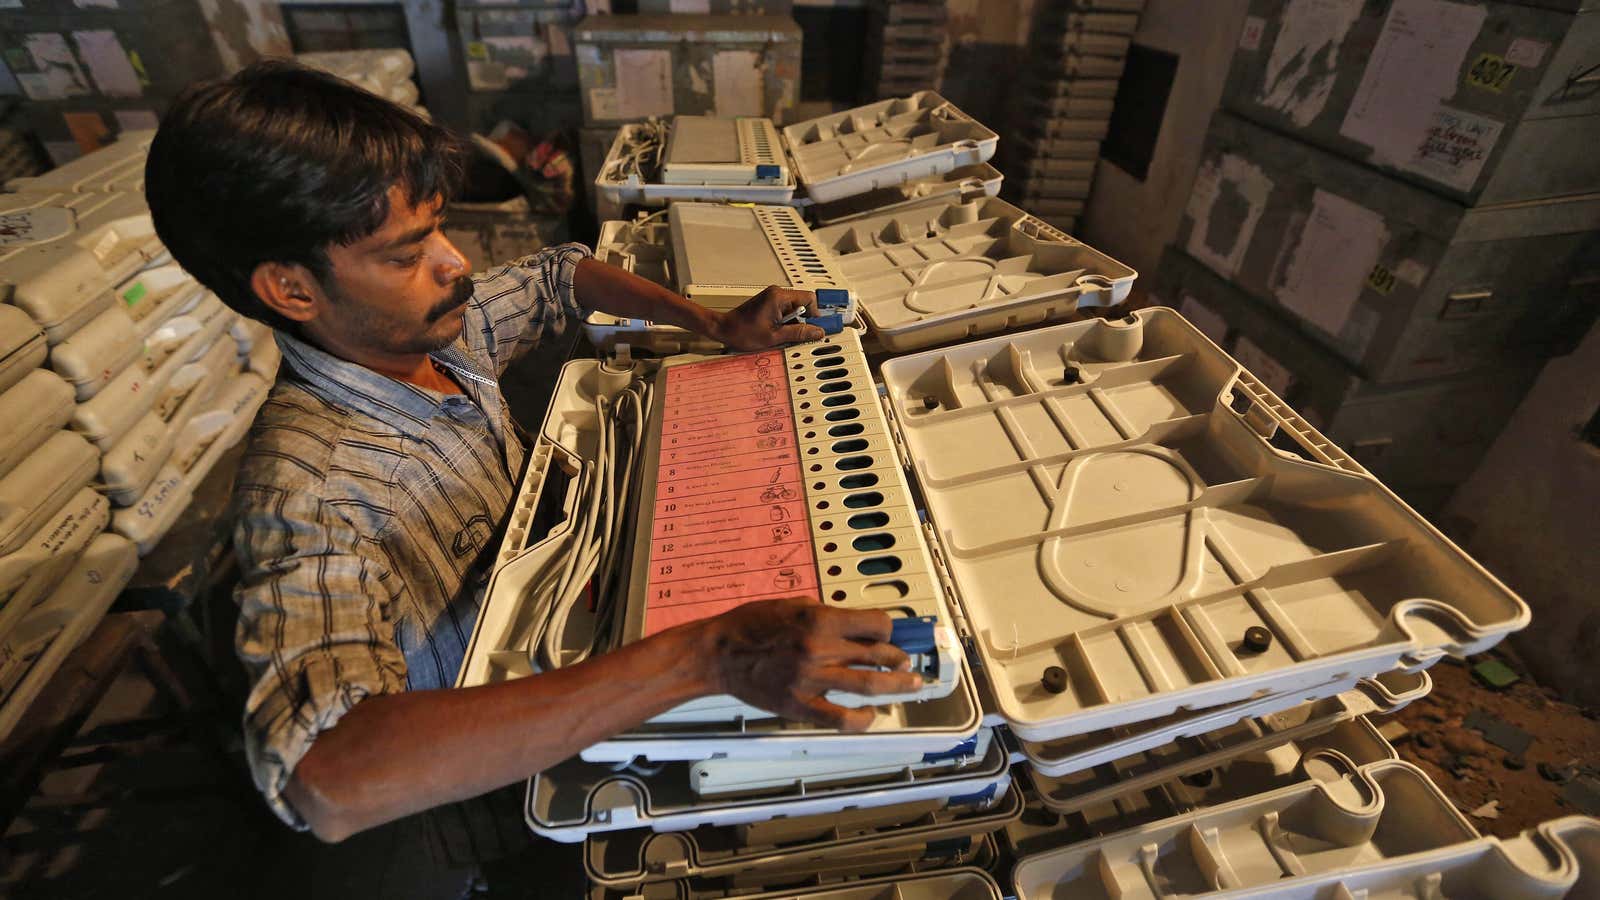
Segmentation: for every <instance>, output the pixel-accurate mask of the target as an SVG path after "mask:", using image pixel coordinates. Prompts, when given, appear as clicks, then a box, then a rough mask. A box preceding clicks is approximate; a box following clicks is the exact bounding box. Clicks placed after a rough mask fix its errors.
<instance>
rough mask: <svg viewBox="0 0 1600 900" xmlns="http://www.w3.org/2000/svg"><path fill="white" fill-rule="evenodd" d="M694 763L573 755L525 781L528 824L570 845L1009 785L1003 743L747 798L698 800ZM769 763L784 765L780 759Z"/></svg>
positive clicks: (968, 797)
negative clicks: (952, 765)
mask: <svg viewBox="0 0 1600 900" xmlns="http://www.w3.org/2000/svg"><path fill="white" fill-rule="evenodd" d="M694 765H695V764H694V763H692V762H667V763H661V764H653V765H650V766H649V773H648V774H638V773H636V772H634V771H628V770H621V771H619V767H618V766H615V765H610V764H596V763H587V762H583V761H582V760H579V759H570V760H567V761H566V762H563V763H559V764H557V765H555V766H552V767H550V768H549V769H546V770H545V771H543V772H540V773H539V774H537V775H535V776H534V777H533V778H532V779H530V780H529V782H528V794H527V808H526V813H527V821H528V827H529V828H532V829H533V830H534V831H535V832H537V833H539V834H541V835H543V836H545V837H548V838H551V839H552V840H557V841H562V842H564V843H571V842H576V841H580V840H583V839H584V838H585V837H586V836H588V835H591V834H595V833H599V832H606V831H619V830H623V829H629V828H640V827H649V828H651V829H653V830H655V831H682V830H684V829H687V828H695V827H699V826H703V825H712V826H718V827H725V826H736V825H744V824H749V823H756V822H765V821H769V820H772V819H776V818H785V819H789V818H795V817H800V816H818V815H827V814H834V813H838V812H841V811H844V810H852V809H874V808H878V807H884V806H893V805H899V804H905V803H919V802H932V803H936V804H940V805H941V806H942V807H971V808H974V809H984V808H988V807H989V806H992V805H993V804H994V803H995V801H996V800H998V799H999V798H1000V797H1001V796H1002V795H1003V794H1004V793H1005V792H1006V789H1007V787H1008V786H1009V785H1010V777H1011V776H1010V769H1009V764H1008V760H1007V758H1006V751H1005V748H1004V747H1003V746H1001V744H1000V742H998V741H995V742H992V743H991V744H990V745H989V750H988V752H987V753H986V754H985V755H984V757H983V758H982V759H981V760H979V761H978V762H977V763H976V764H975V765H971V766H968V767H966V768H963V769H955V770H951V771H932V772H914V771H910V770H906V771H903V772H900V773H897V774H893V775H887V776H883V775H880V776H875V777H871V778H864V779H857V780H855V781H854V782H851V781H845V782H842V783H840V782H835V783H831V784H821V785H812V784H808V783H806V782H805V781H804V780H799V779H797V780H796V783H795V784H794V785H793V786H791V787H789V788H786V789H783V790H772V791H764V792H761V793H758V794H754V795H751V796H747V797H738V798H732V797H718V798H706V797H700V796H698V795H696V794H695V793H694V791H693V790H692V789H691V788H690V786H689V779H690V771H689V770H690V768H691V767H692V766H694ZM774 765H778V766H781V765H782V762H781V761H780V762H776V763H774Z"/></svg>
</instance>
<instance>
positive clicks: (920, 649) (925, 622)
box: [889, 616, 939, 655]
mask: <svg viewBox="0 0 1600 900" xmlns="http://www.w3.org/2000/svg"><path fill="white" fill-rule="evenodd" d="M938 623H939V619H938V617H937V616H917V617H914V618H904V619H895V620H894V622H893V623H892V624H891V625H890V631H889V643H891V644H893V645H895V646H896V647H899V648H900V649H901V650H904V651H905V652H906V653H908V654H913V655H914V654H918V653H922V654H928V653H933V652H934V646H935V645H934V626H935V625H937V624H938Z"/></svg>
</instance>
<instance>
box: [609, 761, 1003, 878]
mask: <svg viewBox="0 0 1600 900" xmlns="http://www.w3.org/2000/svg"><path fill="white" fill-rule="evenodd" d="M1021 814H1022V795H1021V792H1020V791H1018V790H1017V788H1016V787H1015V786H1013V787H1012V788H1011V789H1010V790H1008V791H1006V793H1005V795H1004V796H1003V797H1001V798H1000V801H999V803H997V804H996V805H995V806H994V807H992V808H988V809H984V808H981V807H953V808H952V807H948V806H945V805H944V804H943V803H942V802H940V801H923V802H919V803H901V804H896V805H895V806H886V807H880V808H877V809H861V810H847V811H844V812H840V813H829V814H826V815H820V816H800V817H785V818H782V819H774V820H772V821H770V822H763V823H751V824H749V825H736V826H723V827H717V826H711V825H706V826H702V827H699V828H695V829H693V830H690V831H681V832H655V831H647V830H644V829H634V830H632V831H617V832H602V833H598V834H595V835H593V836H591V837H589V838H588V839H586V840H585V841H584V868H585V870H586V872H587V873H588V875H589V880H590V881H591V882H593V883H595V884H598V885H604V886H606V887H613V888H624V887H629V886H632V885H638V884H644V883H649V882H656V881H665V880H670V879H674V878H686V877H700V878H704V877H719V876H725V875H734V876H737V875H745V876H757V875H760V874H765V873H785V872H797V871H799V872H803V871H807V870H808V868H809V867H811V866H813V865H814V864H815V863H816V862H817V861H819V860H825V859H829V858H834V859H837V858H850V857H859V856H862V855H867V854H872V853H877V852H882V851H885V850H891V849H895V848H904V847H908V846H914V845H927V844H928V843H930V842H934V841H956V840H961V839H971V838H973V837H976V836H978V835H982V834H988V833H991V832H994V831H996V830H997V829H1000V828H1003V827H1005V825H1006V824H1007V823H1008V822H1010V821H1012V820H1014V819H1015V818H1017V817H1018V816H1020V815H1021Z"/></svg>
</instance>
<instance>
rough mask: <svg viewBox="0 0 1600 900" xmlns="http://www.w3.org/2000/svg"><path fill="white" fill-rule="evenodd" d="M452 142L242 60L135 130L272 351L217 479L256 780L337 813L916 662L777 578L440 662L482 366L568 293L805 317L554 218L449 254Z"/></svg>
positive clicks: (383, 104)
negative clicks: (727, 297)
mask: <svg viewBox="0 0 1600 900" xmlns="http://www.w3.org/2000/svg"><path fill="white" fill-rule="evenodd" d="M457 147H458V145H457V144H456V143H455V142H454V141H452V140H451V138H450V136H449V135H448V134H447V133H446V132H444V131H443V130H442V129H440V128H438V127H436V126H434V125H431V124H430V123H428V122H426V121H425V120H423V119H421V118H419V117H418V116H416V115H414V114H412V113H411V112H409V111H406V110H404V109H401V108H400V107H397V106H394V105H393V104H390V103H388V102H387V101H384V100H382V99H379V98H377V97H376V96H374V95H372V94H368V93H366V92H364V91H361V90H360V89H358V88H355V87H352V86H350V85H348V84H346V83H344V82H342V81H339V80H337V79H334V78H331V77H328V76H324V75H321V74H317V73H313V72H310V71H307V70H305V69H302V68H298V67H295V66H292V65H289V64H285V63H266V64H258V65H255V66H252V67H250V68H247V69H245V70H244V71H242V72H240V73H238V74H237V75H235V76H234V77H232V78H229V79H227V80H224V81H220V82H216V83H210V84H205V85H200V86H197V87H195V88H193V89H191V90H190V91H188V92H187V93H186V94H185V95H184V96H182V97H181V98H180V99H179V100H178V101H177V102H176V103H175V104H174V105H173V107H172V109H171V110H170V111H169V112H168V114H167V115H166V117H165V118H164V119H163V121H162V123H161V128H160V130H159V132H158V133H157V136H156V139H155V142H154V143H153V145H152V146H151V149H150V159H149V164H148V168H147V172H146V176H147V177H146V183H147V187H146V193H147V195H148V199H149V204H150V210H151V214H152V216H153V217H154V220H155V225H156V231H157V233H158V234H159V235H160V237H161V239H162V241H163V242H165V244H166V246H167V247H168V248H169V249H170V250H171V251H172V254H173V256H174V257H175V258H176V259H177V261H178V262H179V263H181V264H182V265H183V266H184V268H186V269H187V270H188V271H189V272H191V273H193V275H194V276H195V277H196V278H197V279H199V280H200V281H201V282H202V283H203V284H205V285H206V286H207V287H208V288H210V289H211V290H212V291H214V292H215V293H216V294H217V295H218V296H219V297H221V298H222V299H223V300H224V301H225V302H226V303H227V304H228V305H229V306H231V307H232V308H233V309H235V310H237V311H238V312H240V313H241V314H243V315H246V316H249V317H251V318H254V319H258V320H260V321H262V322H265V323H267V324H269V325H271V326H273V327H274V328H275V329H276V335H277V339H278V342H279V346H280V347H281V348H282V350H283V366H282V371H281V372H280V374H279V378H278V382H277V384H276V385H275V386H274V388H273V391H272V394H271V396H270V398H269V399H268V400H267V402H266V404H265V405H264V406H263V407H262V410H261V413H260V414H259V416H258V417H257V420H256V424H255V427H254V429H253V431H252V433H251V437H250V440H249V448H248V452H247V454H246V457H245V460H244V463H243V467H242V469H241V471H240V474H239V479H238V487H237V506H238V510H239V519H238V524H237V530H236V552H237V553H238V555H239V560H240V563H241V570H242V578H241V583H240V586H239V589H238V601H239V604H240V623H239V630H238V650H239V654H240V657H241V658H242V660H243V661H244V663H245V666H246V668H247V670H248V671H249V674H250V675H251V677H252V679H253V687H252V690H251V691H250V694H249V698H248V700H247V703H246V708H245V720H244V728H245V737H246V742H245V743H246V749H247V753H248V757H249V761H250V765H251V768H252V771H253V774H254V777H255V779H256V781H257V784H258V786H259V787H260V789H261V791H262V792H263V794H264V795H265V797H266V799H267V801H268V803H269V804H270V805H271V806H272V808H273V809H274V811H276V812H277V814H278V815H279V816H281V817H282V818H283V819H284V820H285V821H287V822H289V823H291V824H292V825H295V826H297V827H302V828H309V829H310V830H312V831H313V832H314V833H315V834H316V835H317V836H319V837H321V838H323V839H324V840H329V841H337V840H340V839H342V838H344V837H346V836H348V835H350V834H353V833H355V832H359V831H361V830H363V829H367V828H371V827H373V826H375V825H378V824H380V823H384V822H388V821H391V820H394V819H398V818H400V817H403V816H408V815H410V814H412V813H417V812H419V811H422V810H426V809H430V808H434V807H440V806H442V805H444V804H452V803H456V802H458V801H464V800H467V799H468V798H473V797H477V796H479V795H483V794H485V793H486V792H490V791H493V790H494V789H496V788H501V787H502V786H506V785H511V784H515V783H517V782H519V781H521V780H523V779H526V778H528V777H529V776H530V775H532V774H533V773H535V772H538V771H540V770H542V769H544V768H545V767H547V766H550V765H552V764H554V763H556V762H558V761H560V760H563V759H566V758H568V757H570V756H572V755H573V754H575V753H577V752H578V751H579V750H581V749H582V748H584V747H585V746H588V745H589V744H592V743H594V742H596V741H598V740H601V739H603V738H606V737H608V736H610V735H612V734H615V733H618V732H620V731H623V730H626V729H628V728H631V727H633V726H635V725H638V724H639V723H641V722H644V721H646V720H647V719H649V718H651V717H652V716H654V715H656V714H659V713H661V712H664V711H666V710H668V709H670V708H672V707H673V706H675V705H677V704H680V703H682V702H684V701H687V700H690V699H693V698H696V697H700V696H703V695H709V694H719V693H731V694H733V695H735V696H737V697H739V698H740V699H742V700H745V701H746V702H749V703H752V704H755V705H757V706H759V707H762V708H765V709H767V710H770V711H773V712H776V713H779V714H782V715H784V716H787V717H791V718H798V719H805V720H809V721H812V722H816V723H819V724H823V725H826V726H830V727H839V728H846V729H860V728H864V727H865V726H866V725H867V724H868V722H869V721H870V719H871V716H872V713H871V711H870V710H849V711H847V710H843V709H840V708H838V707H836V706H834V705H833V704H831V703H828V702H827V701H826V700H824V699H823V696H822V695H823V693H824V692H825V691H827V690H831V689H842V690H848V691H854V692H858V693H866V694H881V693H893V692H902V691H907V690H911V689H914V688H915V687H916V686H917V685H918V684H919V683H920V682H919V679H918V678H917V677H916V676H914V675H912V674H910V673H908V672H905V671H902V670H903V669H904V668H905V667H906V666H907V660H906V657H905V655H904V654H903V653H901V652H900V651H899V650H898V649H897V648H895V647H894V646H892V645H890V644H888V643H886V641H887V639H888V636H889V620H888V618H887V617H885V616H883V615H882V614H879V613H859V612H858V613H849V612H843V611H840V610H831V609H825V608H823V607H822V606H820V605H818V604H816V603H815V602H812V601H806V600H801V599H794V600H786V601H770V602H764V603H755V604H749V605H746V606H744V607H741V608H739V609H736V610H734V611H732V612H730V613H728V614H725V615H723V616H719V617H716V618H714V619H709V620H705V621H701V622H698V623H693V624H690V625H685V626H682V627H679V628H675V629H672V630H670V631H667V632H664V633H662V634H659V635H657V636H655V637H652V638H649V639H647V640H643V641H639V642H637V643H634V644H631V645H628V646H626V647H622V648H620V649H617V650H615V651H612V652H610V653H607V654H605V655H602V656H599V657H597V658H594V659H591V660H589V661H587V662H584V663H582V664H581V665H575V666H572V667H570V668H564V669H561V670H558V671H553V672H549V673H545V674H540V675H535V676H532V677H528V678H523V679H518V680H515V681H512V682H509V683H504V684H496V685H490V686H483V687H475V688H469V689H454V688H452V685H453V683H454V681H455V677H456V672H457V669H458V668H459V666H460V663H461V660H462V657H463V654H464V652H465V647H466V644H467V641H468V638H469V636H470V635H471V633H472V628H473V623H474V621H475V619H476V616H477V615H478V611H479V607H480V604H481V602H482V599H483V587H484V583H485V581H486V579H487V576H488V569H489V566H490V562H491V559H492V555H493V552H494V549H495V547H496V545H497V543H498V531H499V528H500V526H502V525H503V523H504V519H505V517H506V513H507V510H508V506H509V503H510V501H511V499H512V497H513V495H514V492H515V487H516V482H517V479H518V477H519V476H520V474H521V472H522V468H523V462H524V458H525V448H524V446H523V444H522V442H521V440H520V439H519V437H518V433H517V430H516V427H515V425H514V424H513V422H512V420H511V418H510V415H509V413H508V412H507V409H506V403H505V401H504V399H503V398H502V397H501V394H500V391H499V389H498V387H497V385H496V377H497V376H498V375H499V374H500V373H501V372H503V371H504V370H505V368H506V366H507V365H509V364H510V363H511V362H512V361H513V360H514V359H515V358H517V357H518V356H519V355H521V354H522V353H524V352H526V351H528V350H531V349H534V348H536V347H537V345H538V344H539V341H540V339H541V338H542V337H543V336H544V335H546V334H558V333H560V332H561V331H562V330H563V329H565V328H568V327H573V323H575V322H576V321H578V320H579V319H580V318H581V317H582V316H583V315H584V314H585V312H586V311H587V310H601V311H605V312H608V313H612V314H614V315H618V316H627V317H636V318H648V319H652V320H654V321H657V322H666V323H671V324H674V325H679V326H682V327H684V328H688V329H692V330H694V331H697V332H700V333H702V334H706V335H709V336H711V337H713V338H715V339H717V340H719V341H721V342H723V343H724V344H726V345H728V346H729V347H731V348H735V349H742V350H749V349H758V348H764V347H768V346H772V345H775V344H778V343H783V342H791V341H803V340H811V339H815V338H818V337H820V336H821V333H820V331H819V330H818V329H815V328H812V327H811V326H806V325H800V324H790V325H780V320H781V319H782V317H783V316H784V315H786V314H787V313H789V312H790V311H791V310H793V309H794V308H795V307H797V306H798V305H800V304H801V303H802V302H804V301H805V300H806V299H808V297H809V295H807V294H802V293H799V292H794V291H783V290H778V289H775V288H774V289H768V290H766V291H763V292H762V293H761V294H760V295H758V296H756V297H754V298H752V299H751V300H750V301H749V302H747V303H745V304H744V305H743V306H741V307H740V308H739V309H737V310H735V311H733V312H731V313H725V314H722V313H716V312H712V311H708V310H705V309H702V308H700V307H697V306H695V305H693V304H691V303H689V302H688V301H686V300H684V299H683V298H682V297H679V296H677V295H676V294H673V293H672V292H670V291H667V290H665V289H663V288H661V287H659V286H657V285H654V284H651V283H650V282H647V281H645V280H643V279H640V278H637V277H635V276H633V275H630V274H628V273H625V272H623V271H621V270H620V269H616V268H614V267H611V266H606V265H603V264H601V263H598V262H597V261H595V260H593V259H591V258H590V254H589V251H588V250H586V249H585V248H583V247H580V246H578V245H574V244H569V245H565V246H562V247H556V248H552V249H549V250H545V251H542V252H540V253H537V254H534V255H533V256H529V257H527V258H525V259H521V260H518V261H517V262H515V263H512V264H510V265H507V266H502V267H500V268H498V269H495V270H493V271H492V272H489V273H486V274H483V275H480V276H476V277H469V276H468V274H467V271H466V268H465V266H466V261H465V259H464V258H463V257H462V255H461V254H460V253H459V252H458V251H457V250H456V248H455V247H453V246H452V245H451V244H450V242H449V241H448V240H447V239H446V238H445V237H444V235H443V234H442V233H441V231H440V223H441V220H442V216H443V209H444V204H445V201H446V200H447V199H448V198H449V196H450V195H451V189H452V185H453V182H454V180H455V179H456V178H457V177H458V172H459V168H460V163H459V157H458V151H457V149H456V148H457ZM456 824H457V825H459V826H460V827H458V828H455V829H454V833H456V834H458V835H463V834H464V835H465V837H458V838H456V840H458V841H463V842H465V845H464V846H456V847H453V848H452V852H453V855H455V856H457V857H462V856H465V857H474V856H476V857H486V856H493V855H496V854H497V853H500V852H504V851H501V850H494V849H490V848H488V847H487V846H486V843H485V842H486V841H488V840H490V839H489V838H485V837H484V836H483V832H482V830H481V829H477V828H476V827H475V826H473V825H472V821H471V816H470V815H468V814H467V813H465V812H462V813H461V814H460V821H459V822H457V823H456ZM490 830H491V831H493V832H494V837H495V838H496V839H499V840H505V839H506V838H507V835H506V833H505V828H504V826H496V827H495V828H492V829H490ZM518 830H520V829H518ZM523 834H524V837H525V832H524V833H523Z"/></svg>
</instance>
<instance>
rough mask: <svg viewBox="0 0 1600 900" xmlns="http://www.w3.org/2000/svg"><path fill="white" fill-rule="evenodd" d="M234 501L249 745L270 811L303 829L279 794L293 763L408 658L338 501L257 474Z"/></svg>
mask: <svg viewBox="0 0 1600 900" xmlns="http://www.w3.org/2000/svg"><path fill="white" fill-rule="evenodd" d="M238 501H239V505H238V524H237V526H236V529H237V531H236V535H235V538H236V539H235V552H236V553H237V555H238V557H239V565H240V582H239V587H238V589H237V599H238V602H239V606H240V609H239V628H238V633H237V637H236V641H237V647H238V653H239V658H240V660H241V661H242V662H243V664H244V667H245V671H246V673H247V675H248V677H249V678H250V681H251V688H250V694H249V698H248V699H247V700H246V702H245V715H244V738H245V753H246V757H247V759H248V762H249V765H250V770H251V774H252V776H253V777H254V779H255V782H256V786H257V787H258V788H259V789H260V790H261V793H262V794H263V795H264V796H265V797H266V799H267V803H268V804H269V805H270V806H271V807H272V810H273V811H274V812H275V813H277V814H278V816H279V817H281V818H282V819H283V820H284V821H285V822H287V823H289V824H290V825H292V826H294V827H296V828H299V829H304V828H306V823H305V821H304V820H303V819H302V818H301V817H300V816H299V815H298V814H297V813H296V812H295V811H294V810H293V809H292V808H291V807H290V806H289V805H288V803H287V802H286V800H285V799H284V797H283V789H284V786H285V785H287V784H288V782H289V777H290V775H291V774H293V772H294V768H295V766H296V765H298V764H299V762H300V760H301V758H302V757H304V756H305V754H306V751H308V750H309V749H311V744H312V743H313V742H314V741H315V740H316V739H317V736H318V735H319V734H321V733H322V732H324V731H326V730H327V729H329V728H332V727H333V726H334V725H336V724H338V722H339V720H340V719H341V718H343V716H344V715H345V713H347V712H349V711H350V710H351V709H353V708H354V707H355V705H356V704H357V703H359V702H361V701H362V700H363V699H364V698H366V697H369V696H372V695H374V694H389V693H399V692H401V691H403V690H405V686H406V663H405V657H404V655H403V654H402V653H401V651H400V649H399V648H398V647H397V646H396V645H395V642H394V628H393V625H392V623H389V622H387V621H386V620H385V618H386V616H385V614H386V610H388V609H389V608H390V604H389V603H388V602H387V601H388V599H389V597H388V592H387V591H386V589H385V588H384V587H383V585H382V584H381V583H380V581H381V580H382V579H383V578H384V570H383V568H382V567H381V566H380V565H379V564H378V562H377V561H376V559H375V557H376V554H367V555H363V553H362V552H361V540H360V538H359V537H358V536H357V534H356V531H355V529H354V528H352V527H351V526H350V524H349V522H348V521H347V520H346V519H344V517H343V516H341V515H340V514H339V513H338V512H337V510H335V509H333V508H331V507H330V506H329V504H327V503H326V502H324V501H323V500H322V499H320V498H318V497H316V496H314V495H313V493H312V492H309V491H305V490H286V489H280V488H278V487H275V486H272V485H265V484H248V485H241V486H240V488H239V495H238Z"/></svg>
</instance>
